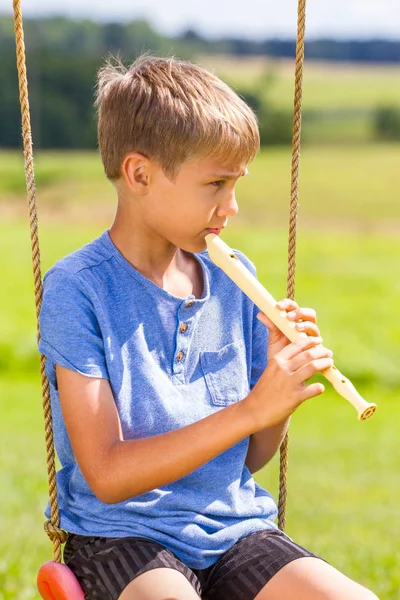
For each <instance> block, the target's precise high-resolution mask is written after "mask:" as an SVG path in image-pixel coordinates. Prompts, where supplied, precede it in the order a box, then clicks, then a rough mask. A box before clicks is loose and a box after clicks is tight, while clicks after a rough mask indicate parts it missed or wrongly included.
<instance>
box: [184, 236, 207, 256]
mask: <svg viewBox="0 0 400 600" xmlns="http://www.w3.org/2000/svg"><path fill="white" fill-rule="evenodd" d="M180 248H181V250H185V252H190V253H191V254H197V253H198V252H204V250H207V243H206V241H205V239H204V238H203V239H201V238H200V239H196V240H191V241H190V242H189V241H188V242H186V243H185V244H184V245H181V246H180Z"/></svg>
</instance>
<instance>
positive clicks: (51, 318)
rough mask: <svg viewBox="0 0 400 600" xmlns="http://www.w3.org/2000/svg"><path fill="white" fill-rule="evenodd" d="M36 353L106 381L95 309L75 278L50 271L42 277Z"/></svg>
mask: <svg viewBox="0 0 400 600" xmlns="http://www.w3.org/2000/svg"><path fill="white" fill-rule="evenodd" d="M40 332H41V339H40V342H39V351H40V352H41V353H42V354H44V355H45V356H46V358H47V359H49V360H50V361H51V362H52V363H53V364H54V365H56V364H57V365H60V366H62V367H66V368H67V369H71V370H73V371H77V372H78V373H81V374H82V375H87V376H88V377H100V378H104V379H108V378H109V376H108V371H107V366H106V360H105V352H104V343H103V338H102V335H101V330H100V326H99V322H98V318H97V316H96V313H95V309H94V306H93V303H92V301H91V300H90V297H89V294H88V293H87V291H86V290H85V287H84V284H83V282H82V281H80V280H79V278H78V276H77V275H71V274H70V273H68V272H67V271H65V270H63V269H57V268H56V269H52V270H50V271H49V272H48V273H47V275H46V276H45V278H44V282H43V303H42V308H41V311H40Z"/></svg>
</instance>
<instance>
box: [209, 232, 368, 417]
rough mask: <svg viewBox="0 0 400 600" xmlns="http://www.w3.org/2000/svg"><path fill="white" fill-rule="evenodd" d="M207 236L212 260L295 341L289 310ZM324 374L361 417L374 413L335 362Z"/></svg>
mask: <svg viewBox="0 0 400 600" xmlns="http://www.w3.org/2000/svg"><path fill="white" fill-rule="evenodd" d="M205 239H206V243H207V247H208V254H209V256H210V258H211V260H212V261H213V262H214V263H215V264H216V265H217V266H218V267H220V268H221V269H222V270H223V271H224V272H225V273H226V274H227V275H228V276H229V277H230V278H231V279H232V280H233V281H234V282H235V283H236V284H237V285H238V286H239V287H240V289H241V290H242V291H243V292H244V293H245V294H246V295H247V296H248V297H249V298H250V299H251V300H252V301H253V302H254V304H256V306H258V307H259V308H260V310H261V311H262V312H263V313H265V314H266V315H267V317H268V318H269V319H271V321H272V322H273V323H274V324H275V325H276V326H277V327H278V328H279V329H280V330H281V331H282V333H284V334H285V335H286V337H287V338H288V339H289V340H290V341H291V342H295V341H296V340H297V339H298V337H299V336H300V335H301V333H300V332H299V331H298V330H297V329H296V328H295V327H296V325H295V323H293V322H292V321H289V320H288V319H287V313H286V311H282V310H279V309H278V308H276V304H277V302H276V300H275V299H274V298H273V297H272V296H271V294H270V293H269V292H268V291H267V290H266V289H265V288H264V287H263V285H261V283H260V282H259V281H258V279H257V278H256V277H254V275H253V274H252V273H251V272H250V271H249V270H248V269H247V268H246V267H245V266H244V264H243V263H242V262H241V261H240V260H239V259H238V258H237V256H235V254H234V252H233V250H232V249H231V248H229V246H228V245H227V244H225V242H223V241H222V240H221V239H220V238H219V237H218V236H217V235H215V234H214V233H210V234H209V235H207V236H206V238H205ZM322 374H323V375H324V377H326V379H327V380H328V381H330V382H331V384H332V385H333V387H334V388H335V390H336V391H337V392H338V393H339V394H340V395H341V396H343V398H345V399H346V400H348V401H349V402H350V404H352V405H353V406H354V408H355V409H356V410H357V413H358V419H359V420H360V421H366V420H367V419H369V418H370V417H372V415H373V414H374V413H375V411H376V404H369V403H368V402H366V401H365V400H364V399H363V398H362V397H361V396H360V394H359V393H358V392H357V390H356V389H355V387H354V385H353V384H352V383H351V382H350V381H349V379H347V378H346V377H344V375H342V373H341V372H340V371H339V370H338V369H337V368H336V367H335V366H332V367H330V368H329V369H325V370H324V371H322Z"/></svg>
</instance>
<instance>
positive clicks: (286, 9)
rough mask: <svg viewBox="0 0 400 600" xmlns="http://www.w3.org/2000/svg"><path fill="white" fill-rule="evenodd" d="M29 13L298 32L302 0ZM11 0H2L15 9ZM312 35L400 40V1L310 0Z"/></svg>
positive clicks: (46, 3)
mask: <svg viewBox="0 0 400 600" xmlns="http://www.w3.org/2000/svg"><path fill="white" fill-rule="evenodd" d="M22 10H23V14H24V16H43V15H50V14H53V15H54V14H57V15H65V16H69V17H72V18H91V19H95V20H100V21H128V20H133V19H136V18H145V19H147V20H148V21H149V22H150V23H151V24H152V25H153V26H154V27H155V28H156V29H158V30H159V31H161V32H162V33H166V34H176V33H179V32H181V31H183V30H184V29H187V28H189V27H190V28H193V29H196V30H198V31H199V32H200V33H202V34H206V35H210V36H211V37H218V36H223V35H236V36H241V37H249V38H252V37H253V38H259V39H260V38H266V37H272V36H280V37H294V35H295V33H296V14H297V0H145V1H144V0H114V1H113V2H109V1H105V0H85V1H84V2H82V0H58V1H57V2H54V0H22ZM11 11H12V0H0V13H3V14H4V13H11ZM307 35H308V37H310V38H313V37H314V38H315V37H322V36H334V37H338V38H346V37H347V38H348V37H353V38H360V39H362V38H366V37H371V36H377V37H383V38H389V39H397V40H399V39H400V0H308V2H307Z"/></svg>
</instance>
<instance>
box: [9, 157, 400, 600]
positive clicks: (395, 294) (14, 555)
mask: <svg viewBox="0 0 400 600" xmlns="http://www.w3.org/2000/svg"><path fill="white" fill-rule="evenodd" d="M399 158H400V147H399V146H397V147H396V146H375V147H374V146H372V147H360V148H357V149H349V148H341V149H339V148H335V149H330V150H329V151H328V149H316V148H315V149H313V148H306V149H305V150H304V152H303V155H302V171H301V208H300V211H301V212H300V222H299V247H298V257H297V265H298V278H297V299H298V301H299V302H300V303H301V304H303V305H309V306H313V307H314V308H316V310H317V312H318V315H319V320H320V327H321V330H322V334H323V337H324V341H325V343H326V345H328V346H329V347H331V348H332V349H333V350H334V352H335V360H336V364H337V366H338V367H339V368H340V369H341V370H342V371H343V372H344V373H345V375H347V376H348V377H350V379H351V380H352V381H353V383H355V384H356V386H357V387H358V388H359V391H360V392H361V393H362V394H363V395H364V397H365V398H366V399H368V400H370V401H375V402H377V404H378V406H379V411H378V412H377V415H376V417H375V418H374V419H372V420H371V421H368V422H367V423H363V424H360V423H358V422H357V420H356V414H355V411H354V409H353V408H352V407H350V406H349V405H348V403H347V402H346V401H344V400H343V399H341V398H339V397H337V395H336V394H334V393H332V392H331V391H330V390H328V391H327V393H325V395H324V396H322V397H320V398H318V399H315V400H313V401H311V402H309V403H308V405H306V406H304V407H302V408H301V409H300V410H299V411H298V412H297V413H296V415H295V417H294V418H293V422H292V427H291V457H290V474H289V505H288V533H289V535H291V536H292V537H293V538H295V539H296V540H298V541H299V542H300V543H302V544H303V545H306V546H309V547H310V548H311V549H313V550H314V551H315V552H317V553H320V554H322V555H323V556H324V557H325V558H326V559H327V560H329V561H330V562H331V563H332V564H334V565H335V566H337V567H338V568H340V569H342V570H343V571H344V572H346V573H347V574H348V575H349V576H351V577H354V578H355V579H357V580H359V581H361V582H362V583H364V584H365V585H368V586H370V587H371V588H373V589H374V591H375V592H376V593H377V594H378V595H379V596H380V598H381V600H397V599H399V598H400V559H399V554H398V540H399V539H400V524H399V519H398V497H399V494H400V482H399V478H398V458H399V451H398V422H399V418H400V404H399V395H400V364H399V345H400V326H399V324H398V323H399V322H398V318H397V313H396V311H397V308H398V306H399V305H400V277H399V273H400V272H399V267H398V265H399V264H400V237H399V231H400V226H399V224H400V206H399V202H398V193H397V189H396V181H397V179H398V164H399ZM20 169H21V160H20V158H19V157H18V155H15V154H8V153H2V154H1V155H0V214H1V215H2V219H1V225H0V255H1V256H2V260H1V262H0V277H1V280H2V282H3V287H2V291H3V293H2V294H1V296H0V298H1V299H0V305H1V306H0V330H1V332H2V336H1V339H0V415H1V419H0V456H1V464H2V467H3V468H2V469H1V472H0V487H1V490H2V494H1V495H0V529H1V531H2V537H1V540H0V600H13V599H14V598H19V599H20V600H30V599H35V600H36V599H37V598H38V595H37V593H36V592H35V583H34V582H35V577H36V571H37V568H38V566H39V565H40V563H41V562H43V561H44V560H47V559H48V558H50V557H51V545H50V543H49V542H48V541H47V539H46V536H45V534H44V533H43V531H42V522H43V517H42V512H43V507H44V505H45V502H46V495H47V490H46V470H45V456H44V441H43V426H42V416H41V399H40V384H39V381H38V375H37V365H38V359H37V356H36V351H35V342H34V339H35V325H34V321H35V318H34V308H33V292H32V282H31V278H32V275H31V266H30V244H29V231H28V226H27V223H26V221H23V220H22V216H21V215H25V212H26V208H25V200H24V197H23V191H22V190H23V179H22V180H21V173H20ZM289 171H290V154H289V153H288V152H287V151H286V150H285V151H283V150H278V151H269V152H265V153H263V154H262V155H261V156H260V157H259V159H258V160H257V161H256V162H255V164H254V165H253V166H252V167H251V174H250V176H249V177H248V178H246V179H244V180H243V181H242V182H241V183H240V186H239V189H238V198H239V202H240V206H241V212H240V213H239V215H238V216H237V217H236V219H235V221H236V224H235V225H233V226H232V228H228V230H227V234H226V236H225V239H226V241H227V242H228V243H230V244H231V245H232V246H234V247H237V248H239V249H241V250H243V251H244V252H245V253H246V254H247V255H248V256H249V257H250V258H251V259H252V260H253V261H254V262H255V264H256V265H257V268H258V273H259V277H260V279H261V280H262V281H263V283H264V284H265V285H266V286H267V287H268V289H269V290H270V291H271V293H272V294H273V295H274V296H275V297H277V298H280V297H283V296H284V295H285V280H286V231H285V229H284V222H285V221H286V211H287V197H288V188H289V184H288V181H289ZM37 173H38V182H39V195H38V196H39V201H40V208H41V221H40V233H41V239H42V263H43V270H44V271H45V270H46V269H47V268H48V267H49V266H50V265H51V264H52V263H53V262H54V261H55V260H57V258H59V257H61V256H63V255H65V254H66V253H67V252H69V251H71V250H73V249H75V248H77V247H79V246H81V245H82V244H84V243H85V242H87V241H89V240H90V239H92V238H93V237H94V236H96V235H98V234H99V233H100V232H101V231H103V230H104V229H105V228H106V227H107V226H109V225H110V222H111V217H112V211H113V206H114V199H113V191H112V188H111V186H109V185H108V184H106V183H105V181H104V179H103V176H102V169H101V166H100V163H99V161H98V158H97V157H96V155H95V154H79V155H76V154H72V155H69V154H53V155H49V154H47V155H46V154H42V155H39V156H38V159H37ZM327 387H328V386H327ZM257 479H258V480H259V481H260V482H261V483H262V484H263V485H265V486H266V487H267V488H268V489H270V490H271V491H272V492H273V493H274V494H275V495H276V493H277V461H276V460H274V461H273V463H272V464H271V465H270V466H268V467H266V468H265V469H264V470H263V471H262V472H261V473H260V474H258V476H257Z"/></svg>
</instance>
